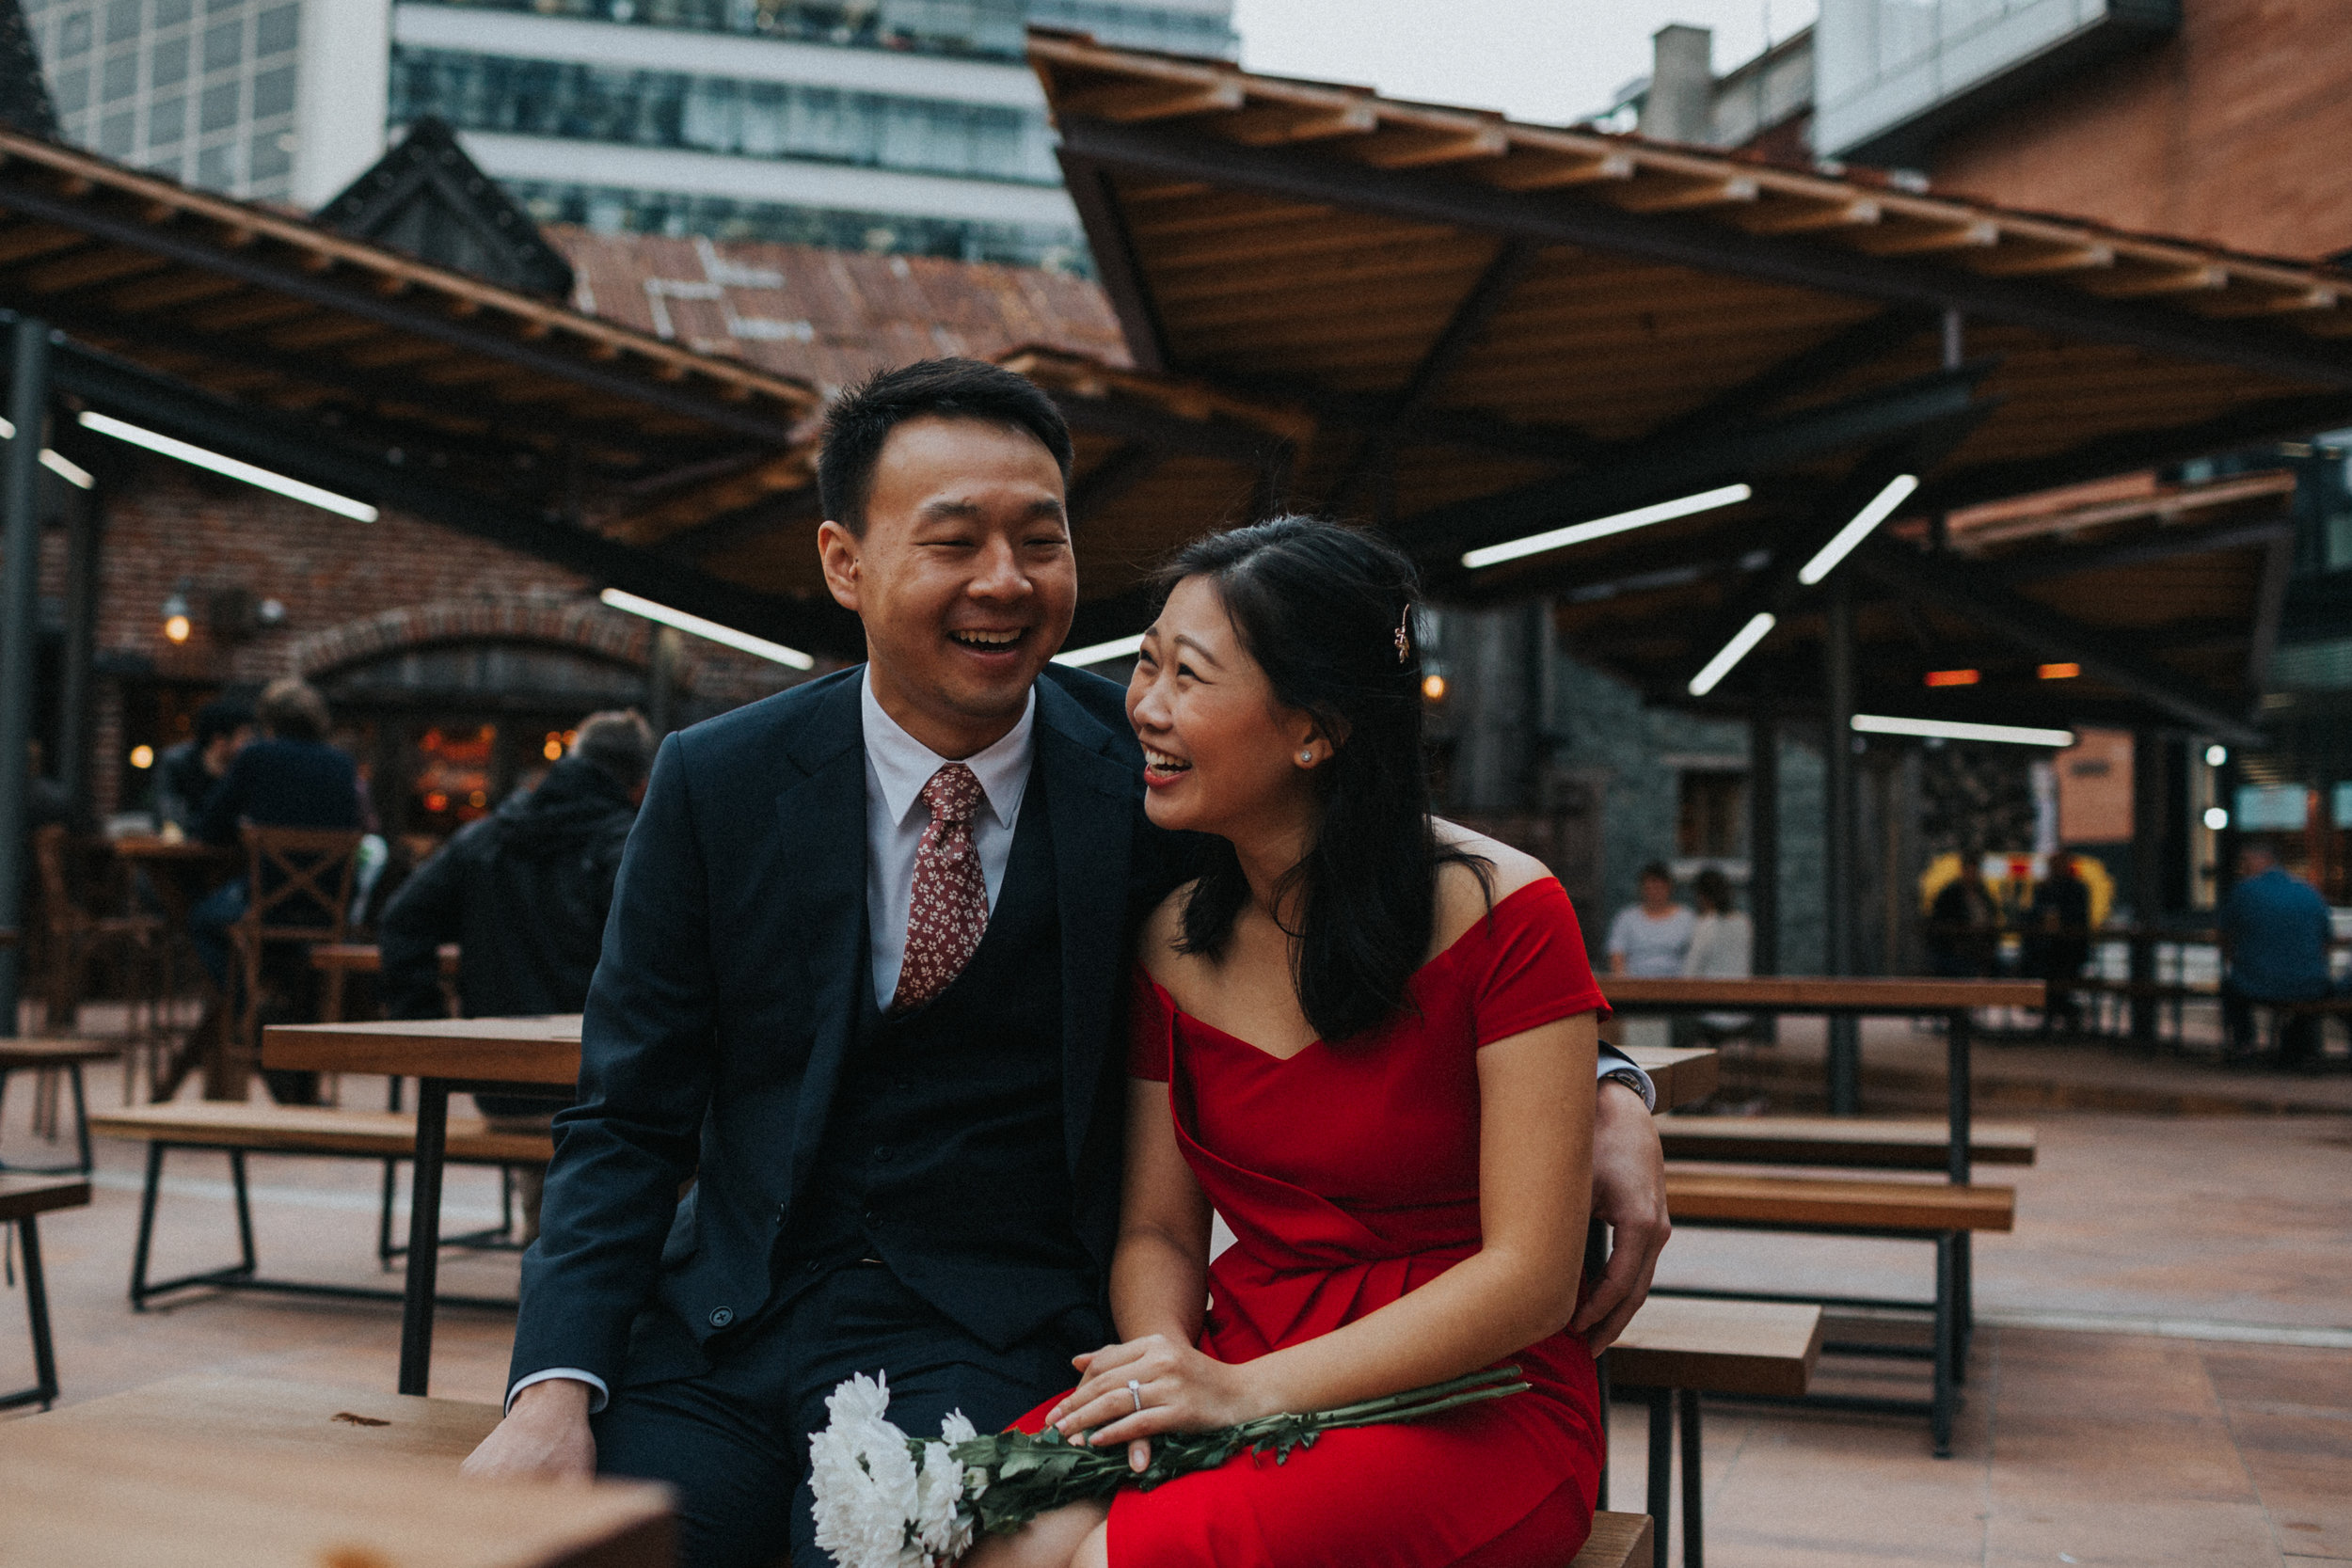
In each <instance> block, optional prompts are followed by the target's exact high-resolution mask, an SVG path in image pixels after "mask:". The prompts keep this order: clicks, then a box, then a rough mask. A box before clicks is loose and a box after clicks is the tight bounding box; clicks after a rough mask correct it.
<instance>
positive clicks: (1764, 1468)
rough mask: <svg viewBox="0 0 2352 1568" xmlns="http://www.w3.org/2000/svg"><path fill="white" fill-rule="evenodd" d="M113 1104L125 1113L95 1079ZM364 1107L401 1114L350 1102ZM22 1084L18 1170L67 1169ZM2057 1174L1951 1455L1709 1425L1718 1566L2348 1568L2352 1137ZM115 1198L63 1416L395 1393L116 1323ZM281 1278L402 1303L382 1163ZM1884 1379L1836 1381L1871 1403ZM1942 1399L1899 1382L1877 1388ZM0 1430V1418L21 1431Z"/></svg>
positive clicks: (1823, 1274) (1838, 1277)
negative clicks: (153, 1398)
mask: <svg viewBox="0 0 2352 1568" xmlns="http://www.w3.org/2000/svg"><path fill="white" fill-rule="evenodd" d="M91 1087H92V1093H93V1096H94V1097H95V1098H96V1099H97V1100H98V1101H100V1102H102V1103H103V1102H105V1101H108V1100H110V1099H112V1098H113V1097H115V1096H116V1094H117V1093H118V1090H117V1088H116V1086H115V1083H114V1080H113V1079H112V1077H111V1076H110V1075H109V1074H107V1073H103V1072H102V1073H101V1074H99V1075H97V1076H96V1077H95V1078H94V1079H93V1083H92V1085H91ZM352 1088H353V1099H354V1100H355V1101H358V1100H361V1099H363V1098H364V1097H369V1096H373V1095H375V1094H377V1093H378V1092H380V1091H379V1090H377V1089H376V1088H375V1087H374V1086H373V1085H364V1084H362V1083H359V1082H357V1081H355V1083H354V1084H353V1085H352ZM29 1090H30V1085H29V1083H28V1082H27V1081H25V1080H24V1079H22V1078H19V1079H16V1080H14V1081H12V1082H11V1083H10V1085H8V1096H7V1102H6V1107H5V1115H4V1116H0V1158H13V1159H17V1160H32V1159H37V1158H43V1157H47V1156H48V1155H49V1154H50V1152H51V1151H50V1150H48V1149H47V1148H44V1147H43V1146H41V1145H40V1143H39V1141H38V1140H36V1139H33V1138H32V1137H31V1136H30V1134H29V1132H28V1129H27V1126H26V1115H27V1112H28V1110H29V1100H30V1093H29ZM2036 1120H2037V1122H2038V1125H2040V1127H2041V1128H2042V1163H2041V1164H2039V1165H2037V1166H2036V1167H2034V1168H2031V1169H2027V1170H2022V1171H1988V1172H1986V1173H1985V1175H1986V1177H1987V1178H1988V1179H1991V1180H2014V1181H2015V1183H2016V1185H2017V1187H2018V1189H2019V1215H2020V1218H2019V1225H2018V1229H2017V1232H2016V1234H2015V1235H2013V1236H2010V1237H2001V1238H1987V1239H1984V1240H1982V1241H1981V1242H1980V1243H1979V1252H1978V1271H1979V1299H1980V1301H1981V1302H1982V1304H1983V1307H1984V1311H1985V1323H1984V1326H1983V1328H1982V1329H1981V1330H1980V1332H1979V1336H1978V1339H1977V1346H1976V1354H1975V1356H1974V1358H1973V1362H1972V1366H1971V1369H1970V1381H1969V1389H1968V1402H1967V1407H1966V1410H1965V1412H1964V1414H1963V1420H1962V1426H1961V1431H1960V1436H1959V1443H1958V1446H1957V1450H1958V1451H1957V1452H1956V1454H1955V1456H1954V1457H1953V1458H1951V1459H1949V1460H1944V1461H1938V1460H1935V1459H1932V1458H1931V1457H1930V1456H1929V1453H1928V1443H1927V1434H1926V1431H1925V1424H1924V1422H1920V1421H1914V1420H1907V1419H1897V1418H1878V1417H1857V1416H1852V1415H1833V1414H1828V1413H1816V1412H1807V1411H1786V1410H1777V1409H1756V1408H1749V1407H1742V1406H1738V1405H1713V1404H1710V1406H1709V1407H1708V1415H1707V1423H1708V1442H1707V1457H1706V1476H1705V1481H1706V1493H1707V1501H1706V1506H1707V1510H1708V1529H1707V1548H1708V1561H1709V1562H1710V1563H1712V1564H1714V1565H1715V1568H1763V1565H1779V1564H1792V1565H1793V1564H1799V1563H1804V1564H1809V1565H1844V1564H1857V1565H1858V1564H1865V1563H1867V1564H1886V1565H1890V1568H1891V1565H1905V1568H1908V1565H1914V1564H1922V1565H1925V1564H1942V1563H1947V1562H1949V1563H1963V1562H1967V1563H1987V1564H1992V1563H1998V1564H2004V1565H2006V1564H2012V1563H2013V1564H2020V1565H2022V1564H2028V1563H2035V1564H2043V1563H2046V1564H2064V1563H2076V1564H2092V1563H2112V1564H2119V1565H2135V1568H2137V1565H2156V1564H2164V1565H2170V1564H2180V1565H2182V1568H2188V1565H2191V1564H2194V1565H2197V1568H2216V1565H2236V1564H2241V1563H2243V1564H2280V1563H2285V1562H2306V1561H2315V1560H2352V1118H2344V1117H2247V1116H2239V1117H2126V1116H2096V1115H2082V1114H2054V1115H2047V1116H2039V1117H2036ZM99 1152H100V1163H101V1170H100V1174H99V1192H98V1195H97V1201H96V1203H95V1205H94V1206H93V1207H92V1208H90V1209H89V1210H87V1211H81V1212H72V1213H67V1214H61V1215H56V1216H54V1217H52V1218H51V1219H50V1220H49V1221H48V1222H47V1223H46V1224H44V1226H43V1227H42V1240H43V1245H44V1251H45V1253H46V1256H47V1259H48V1262H49V1268H50V1276H51V1278H50V1290H51V1297H52V1303H53V1307H54V1309H55V1313H56V1320H57V1332H58V1354H59V1360H60V1363H61V1369H62V1372H63V1377H64V1382H65V1398H66V1399H67V1400H68V1401H73V1400H82V1399H89V1398H94V1397H96V1396H98V1395H102V1394H109V1393H114V1392H118V1391H120V1390H123V1389H127V1388H133V1387H136V1386H139V1385H141V1384H145V1383H149V1382H152V1381H154V1380H156V1379H159V1378H163V1377H167V1376H170V1375H173V1374H175V1373H179V1372H183V1371H191V1370H230V1371H242V1372H248V1373H254V1374H259V1375H271V1376H282V1377H290V1378H297V1379H303V1380H308V1381H314V1382H320V1383H329V1384H340V1385H344V1386H362V1387H373V1388H386V1387H389V1386H390V1384H391V1381H392V1377H393V1370H394V1362H395V1359H396V1353H397V1347H398V1340H399V1325H398V1309H397V1307H395V1306H393V1305H391V1304H389V1303H385V1304H376V1303H363V1304H344V1303H330V1302H318V1301H306V1300H299V1299H291V1298H283V1297H271V1296H262V1295H224V1294H217V1293H212V1292H191V1293H190V1294H189V1296H188V1297H187V1298H185V1299H184V1300H182V1301H180V1302H178V1303H176V1304H172V1305H169V1306H167V1307H163V1308H161V1309H158V1310H153V1311H150V1312H148V1313H144V1314H134V1313H133V1312H132V1311H131V1310H130V1308H129V1307H128V1305H127V1303H126V1302H125V1301H124V1298H123V1288H124V1284H125V1282H126V1280H127V1277H128V1272H129V1267H130V1255H131V1243H132V1238H133V1234H134V1231H135V1226H136V1220H137V1182H138V1172H139V1167H140V1151H139V1149H138V1148H137V1147H136V1146H134V1145H129V1144H121V1143H114V1142H102V1144H101V1147H100V1151H99ZM173 1162H174V1163H173V1164H172V1166H171V1167H170V1173H169V1177H168V1180H167V1187H166V1196H165V1200H164V1203H163V1206H162V1212H161V1215H160V1220H159V1234H160V1241H159V1247H158V1258H157V1267H158V1269H159V1270H179V1269H184V1268H192V1267H199V1266H201V1265H203V1264H205V1263H207V1262H211V1261H215V1260H225V1259H228V1258H229V1257H230V1255H231V1252H232V1249H233V1245H234V1232H233V1229H232V1227H231V1221H230V1211H229V1206H228V1201H227V1191H228V1189H227V1182H226V1180H225V1176H226V1172H225V1165H224V1162H223V1161H222V1159H221V1157H219V1156H217V1155H210V1156H208V1155H203V1154H185V1155H175V1156H174V1157H173ZM254 1179H255V1181H256V1183H257V1190H256V1194H255V1197H256V1204H255V1212H256V1221H257V1227H258V1231H259V1241H260V1247H261V1253H262V1261H263V1264H264V1266H265V1267H266V1268H267V1269H269V1270H271V1271H272V1272H275V1273H279V1274H284V1275H295V1276H299V1277H308V1278H319V1279H335V1280H343V1281H349V1282H355V1283H379V1282H389V1280H390V1279H391V1278H392V1277H396V1276H387V1275H383V1274H381V1273H380V1272H379V1271H378V1270H377V1268H376V1265H375V1261H374V1259H373V1250H372V1243H373V1233H374V1210H375V1202H376V1180H377V1175H376V1167H373V1166H371V1165H367V1164H362V1163H358V1162H338V1161H317V1160H295V1159H267V1158H262V1157H256V1159H255V1161H254ZM449 1201H450V1209H451V1215H450V1217H451V1219H452V1221H453V1222H462V1221H465V1220H468V1219H471V1218H474V1217H477V1216H483V1217H486V1216H487V1215H488V1214H489V1212H491V1211H492V1209H493V1207H494V1205H495V1201H496V1199H495V1189H494V1187H493V1186H492V1179H491V1178H490V1177H488V1176H487V1175H486V1174H485V1173H480V1172H472V1171H461V1172H455V1173H453V1175H452V1178H451V1183H450V1199H449ZM514 1274H515V1262H514V1259H513V1258H512V1257H511V1256H499V1255H488V1256H479V1257H468V1256H465V1255H461V1254H457V1253H452V1254H451V1255H450V1259H449V1261H448V1262H447V1263H446V1264H445V1266H444V1268H443V1279H444V1281H445V1282H446V1288H448V1289H452V1290H465V1291H476V1292H480V1293H485V1294H492V1293H499V1292H502V1291H508V1290H511V1288H512V1284H513V1280H514ZM1664 1276H1665V1277H1667V1278H1670V1279H1673V1280H1677V1281H1680V1282H1683V1283H1710V1282H1712V1283H1736V1284H1743V1285H1756V1284H1764V1285H1767V1286H1769V1288H1774V1289H1783V1290H1804V1289H1808V1288H1819V1289H1823V1290H1836V1291H1840V1292H1864V1293H1877V1292H1880V1291H1886V1292H1890V1293H1902V1292H1906V1291H1918V1290H1921V1289H1924V1285H1925V1279H1926V1249H1925V1248H1923V1247H1918V1246H1915V1245H1905V1244H1903V1243H1871V1242H1852V1241H1836V1240H1828V1239H1806V1238H1792V1237H1762V1236H1750V1235H1740V1234H1734V1233H1727V1232H1714V1233H1707V1232H1699V1231H1686V1232H1684V1233H1683V1234H1681V1235H1679V1236H1678V1237H1677V1239H1676V1241H1675V1243H1673V1246H1672V1248H1671V1249H1670V1251H1669V1253H1668V1256H1667V1266H1666V1269H1665V1271H1664ZM511 1334H512V1319H511V1317H509V1316H508V1315H506V1314H503V1313H499V1312H493V1311H484V1310H454V1309H453V1310H446V1311H444V1312H443V1313H442V1314H441V1318H440V1324H439V1332H438V1338H437V1356H436V1362H435V1375H434V1392H435V1393H437V1394H443V1395H449V1396H454V1397H459V1398H471V1399H482V1400H490V1399H495V1398H496V1397H497V1396H498V1394H499V1392H500V1390H501V1385H502V1382H503V1374H504V1368H505V1357H506V1350H507V1345H508V1341H509V1339H510V1337H511ZM1867 1373H1868V1369H1867V1368H1864V1369H1857V1367H1856V1365H1855V1364H1853V1363H1846V1364H1844V1365H1842V1366H1841V1365H1839V1364H1837V1363H1831V1364H1830V1365H1829V1367H1828V1369H1827V1370H1825V1372H1824V1379H1825V1381H1830V1382H1841V1383H1842V1385H1843V1386H1862V1382H1863V1381H1864V1380H1865V1379H1866V1378H1867ZM29 1377H30V1366H29V1356H28V1355H27V1354H26V1351H25V1348H24V1319H23V1307H22V1297H21V1293H20V1292H19V1291H16V1290H14V1289H9V1290H6V1291H0V1386H19V1385H20V1384H21V1383H22V1382H24V1381H29ZM1922 1382H1923V1380H1922V1379H1921V1378H1919V1376H1918V1374H1917V1373H1916V1371H1915V1370H1913V1369H1910V1368H1899V1369H1895V1370H1893V1371H1892V1373H1891V1375H1890V1376H1889V1377H1888V1379H1887V1380H1886V1383H1885V1385H1884V1386H1891V1387H1892V1386H1899V1387H1903V1388H1909V1387H1914V1386H1918V1385H1919V1384H1921V1383H1922ZM0 1419H5V1417H0ZM1615 1423H1616V1425H1615V1432H1616V1470H1615V1475H1614V1478H1613V1481H1614V1486H1615V1489H1616V1491H1615V1500H1616V1501H1617V1503H1618V1504H1619V1506H1621V1507H1623V1506H1633V1507H1639V1506H1640V1502H1639V1499H1640V1498H1641V1497H1642V1496H1643V1484H1644V1477H1643V1474H1642V1460H1643V1453H1644V1444H1643V1441H1642V1433H1643V1414H1642V1410H1641V1408H1640V1407H1639V1406H1637V1405H1633V1404H1624V1405H1621V1406H1620V1407H1619V1408H1618V1409H1617V1411H1616V1412H1615Z"/></svg>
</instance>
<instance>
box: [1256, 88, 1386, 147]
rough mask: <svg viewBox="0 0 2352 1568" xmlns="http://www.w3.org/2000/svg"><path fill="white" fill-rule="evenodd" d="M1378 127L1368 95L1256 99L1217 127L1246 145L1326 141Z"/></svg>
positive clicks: (1272, 145) (1361, 133)
mask: <svg viewBox="0 0 2352 1568" xmlns="http://www.w3.org/2000/svg"><path fill="white" fill-rule="evenodd" d="M1379 128H1380V115H1379V111H1378V110H1376V109H1375V108H1374V107H1373V105H1372V103H1371V102H1370V100H1368V99H1350V100H1348V101H1347V102H1345V103H1285V102H1281V101H1276V102H1273V103H1251V104H1249V105H1248V106H1247V107H1246V108H1241V109H1237V110H1235V111H1234V112H1233V113H1232V114H1231V115H1228V116H1227V117H1226V119H1225V120H1224V122H1223V123H1222V124H1221V125H1220V126H1219V127H1218V129H1219V130H1221V131H1223V132H1224V134H1225V135H1228V136H1231V137H1232V139H1233V140H1235V141H1237V142H1240V143H1241V144H1242V145H1243V146H1245V147H1280V146H1285V145H1287V144H1289V143H1293V142H1306V141H1328V140H1330V139H1331V138H1332V137H1334V136H1360V135H1366V134H1368V133H1370V132H1373V131H1376V130H1378V129H1379Z"/></svg>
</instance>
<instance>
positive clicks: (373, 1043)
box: [262, 1013, 1716, 1394]
mask: <svg viewBox="0 0 2352 1568" xmlns="http://www.w3.org/2000/svg"><path fill="white" fill-rule="evenodd" d="M1629 1055H1631V1056H1632V1058H1633V1060H1634V1061H1635V1063H1636V1064H1637V1065H1639V1066H1640V1067H1641V1069H1642V1070H1643V1071H1645V1072H1647V1073H1648V1074H1649V1075H1650V1078H1651V1080H1652V1081H1653V1082H1654V1083H1656V1084H1657V1085H1658V1094H1659V1105H1660V1107H1661V1109H1670V1108H1672V1107H1673V1106H1676V1105H1687V1104H1690V1103H1692V1102H1693V1101H1698V1100H1703V1099H1705V1098H1706V1097H1707V1096H1708V1095H1709V1094H1712V1093H1713V1092H1714V1090H1715V1071H1716V1066H1715V1064H1716V1053H1715V1052H1713V1051H1710V1050H1706V1049H1703V1048H1702V1049H1681V1050H1643V1051H1634V1052H1630V1053H1629ZM262 1065H263V1066H265V1067H274V1068H304V1069H310V1070H313V1071H318V1072H380V1073H384V1074H386V1075H388V1076H390V1077H395V1078H415V1079H416V1080H417V1151H416V1178H415V1182H416V1185H415V1189H414V1192H413V1194H412V1196H411V1198H410V1202H409V1208H408V1255H407V1264H406V1267H407V1275H406V1279H405V1288H404V1297H403V1305H402V1309H401V1324H400V1385H399V1386H400V1391H401V1392H402V1393H404V1394H422V1393H424V1392H425V1389H426V1386H427V1384H428V1383H429V1382H430V1381H431V1377H432V1367H433V1303H434V1290H435V1286H436V1284H437V1275H438V1271H439V1266H440V1243H441V1167H442V1164H443V1160H444V1156H445V1155H446V1153H447V1149H448V1137H449V1097H450V1094H451V1093H452V1091H453V1090H455V1091H464V1092H467V1093H474V1092H488V1093H493V1094H500V1093H509V1094H511V1093H516V1092H521V1093H530V1092H532V1091H533V1090H539V1091H544V1090H546V1089H547V1088H548V1087H549V1086H551V1085H554V1086H561V1087H564V1088H566V1089H568V1088H571V1087H572V1086H573V1085H576V1084H577V1083H578V1082H579V1080H580V1015H579V1014H578V1013H550V1014H548V1015H546V1016H544V1017H539V1018H435V1019H405V1020H404V1019H389V1020H385V1021H382V1022H371V1023H275V1024H272V1025H270V1026H269V1027H268V1028H267V1029H264V1030H263V1031H262Z"/></svg>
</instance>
